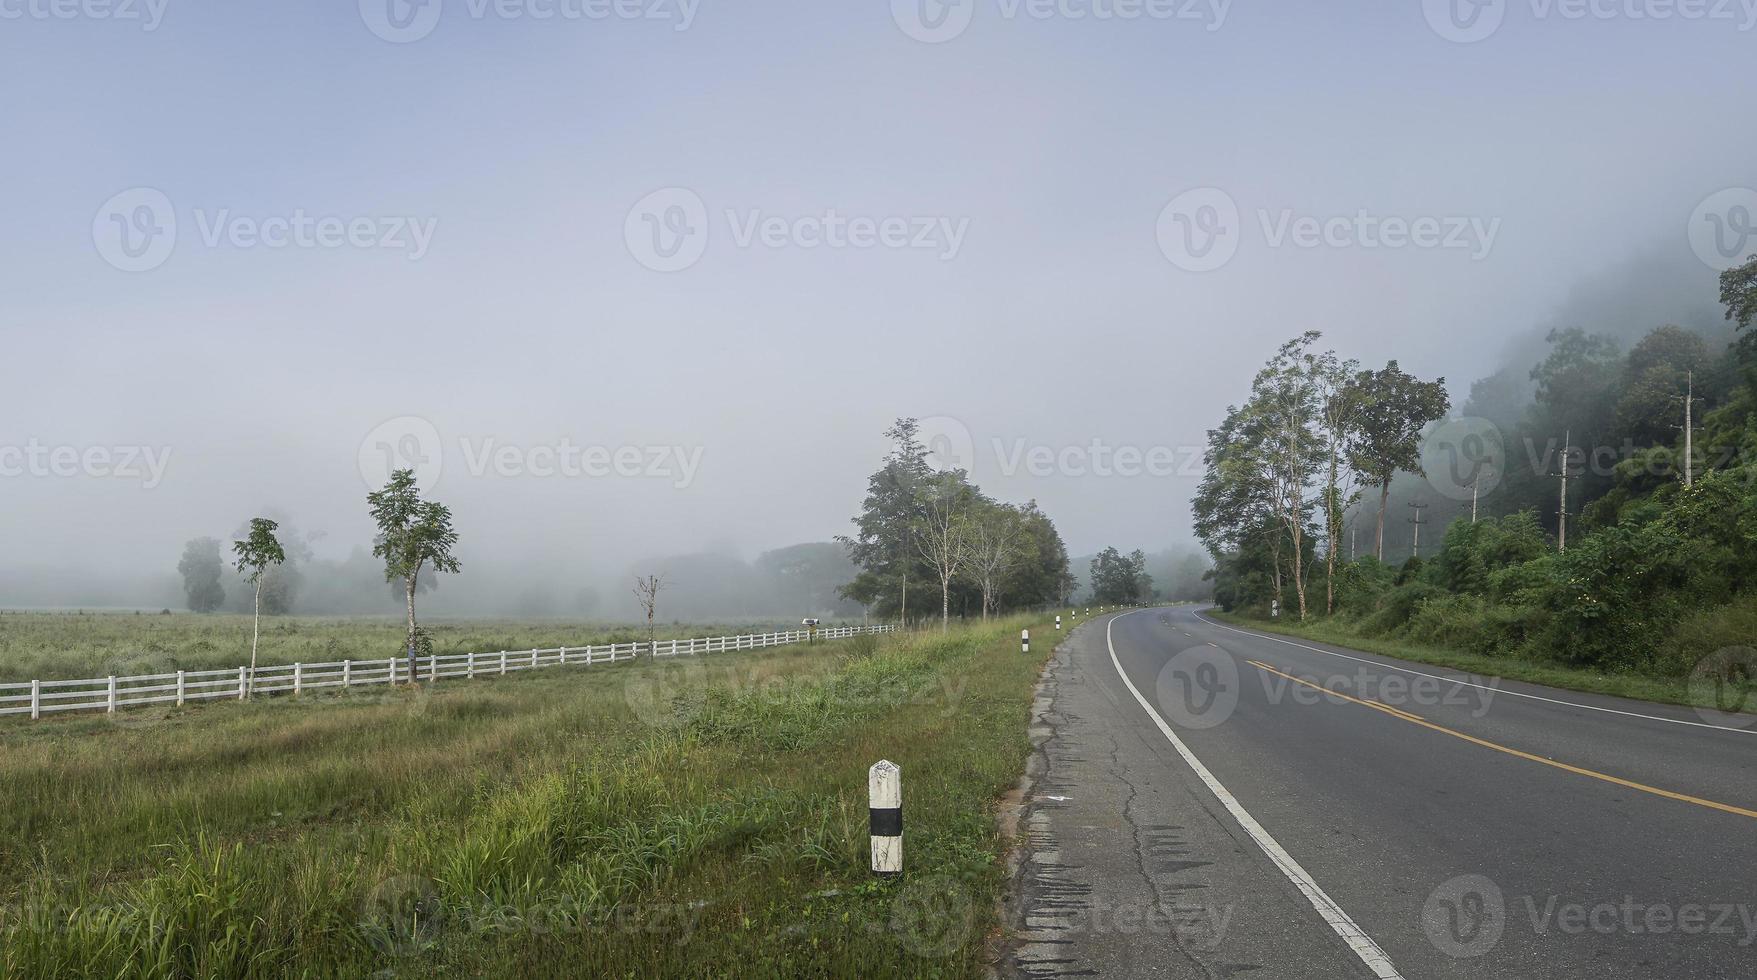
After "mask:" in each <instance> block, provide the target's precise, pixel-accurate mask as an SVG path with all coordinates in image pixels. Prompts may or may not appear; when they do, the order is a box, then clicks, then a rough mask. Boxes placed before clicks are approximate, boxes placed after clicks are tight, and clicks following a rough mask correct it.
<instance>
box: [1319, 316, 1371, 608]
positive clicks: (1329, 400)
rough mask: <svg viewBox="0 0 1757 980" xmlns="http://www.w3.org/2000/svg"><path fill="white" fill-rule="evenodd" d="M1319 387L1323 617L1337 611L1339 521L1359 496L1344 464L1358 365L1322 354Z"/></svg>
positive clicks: (1356, 400)
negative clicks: (1321, 470)
mask: <svg viewBox="0 0 1757 980" xmlns="http://www.w3.org/2000/svg"><path fill="white" fill-rule="evenodd" d="M1312 367H1313V378H1314V381H1315V382H1316V384H1317V387H1318V431H1319V433H1320V435H1321V437H1322V439H1323V443H1324V463H1325V469H1326V472H1325V475H1324V491H1323V497H1322V500H1321V506H1322V507H1323V509H1324V536H1325V543H1324V615H1326V616H1328V615H1330V614H1331V613H1332V612H1334V611H1335V609H1336V554H1337V552H1338V551H1339V550H1340V549H1341V543H1342V519H1343V514H1344V513H1346V512H1347V510H1348V508H1349V506H1350V505H1352V504H1353V503H1354V501H1355V498H1356V497H1357V496H1358V491H1356V490H1355V488H1354V476H1355V471H1354V468H1353V467H1352V466H1349V465H1347V454H1348V446H1349V443H1350V442H1352V441H1353V439H1354V430H1355V427H1356V425H1357V424H1358V422H1359V419H1358V415H1359V412H1360V396H1359V391H1358V389H1356V388H1355V386H1354V376H1355V375H1356V374H1357V373H1359V371H1360V364H1359V363H1358V362H1356V361H1353V360H1348V361H1344V360H1341V359H1339V358H1338V357H1337V356H1336V352H1335V351H1325V352H1324V353H1322V354H1320V355H1318V357H1317V359H1316V360H1315V361H1314V362H1313V365H1312Z"/></svg>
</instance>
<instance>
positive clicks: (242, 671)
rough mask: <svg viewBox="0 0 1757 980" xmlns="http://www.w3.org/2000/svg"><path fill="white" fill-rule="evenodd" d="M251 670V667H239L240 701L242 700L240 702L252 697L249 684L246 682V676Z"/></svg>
mask: <svg viewBox="0 0 1757 980" xmlns="http://www.w3.org/2000/svg"><path fill="white" fill-rule="evenodd" d="M249 670H250V668H249V667H239V668H238V700H240V701H242V700H244V699H245V698H246V697H249V696H250V687H249V686H248V684H247V683H246V681H245V678H246V675H247V674H248V672H249Z"/></svg>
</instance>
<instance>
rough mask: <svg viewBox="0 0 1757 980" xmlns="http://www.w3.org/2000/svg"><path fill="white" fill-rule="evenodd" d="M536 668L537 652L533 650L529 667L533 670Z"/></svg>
mask: <svg viewBox="0 0 1757 980" xmlns="http://www.w3.org/2000/svg"><path fill="white" fill-rule="evenodd" d="M536 666H537V651H536V650H534V649H533V650H532V651H531V667H532V668H533V669H534V668H536Z"/></svg>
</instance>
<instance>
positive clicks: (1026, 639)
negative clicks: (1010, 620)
mask: <svg viewBox="0 0 1757 980" xmlns="http://www.w3.org/2000/svg"><path fill="white" fill-rule="evenodd" d="M1019 650H1020V651H1021V652H1023V653H1030V652H1031V631H1030V630H1020V631H1019Z"/></svg>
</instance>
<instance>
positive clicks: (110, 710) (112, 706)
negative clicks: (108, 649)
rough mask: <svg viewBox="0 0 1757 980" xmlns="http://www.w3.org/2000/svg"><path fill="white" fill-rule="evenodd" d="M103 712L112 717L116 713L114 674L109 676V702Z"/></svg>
mask: <svg viewBox="0 0 1757 980" xmlns="http://www.w3.org/2000/svg"><path fill="white" fill-rule="evenodd" d="M104 710H105V711H106V712H107V713H109V714H112V715H113V714H115V713H116V675H115V674H111V675H110V700H109V705H108V707H106V708H105V709H104Z"/></svg>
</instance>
